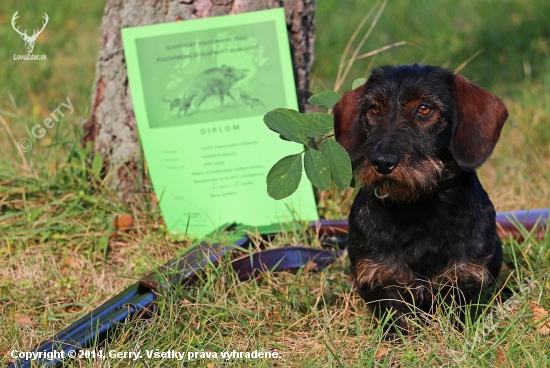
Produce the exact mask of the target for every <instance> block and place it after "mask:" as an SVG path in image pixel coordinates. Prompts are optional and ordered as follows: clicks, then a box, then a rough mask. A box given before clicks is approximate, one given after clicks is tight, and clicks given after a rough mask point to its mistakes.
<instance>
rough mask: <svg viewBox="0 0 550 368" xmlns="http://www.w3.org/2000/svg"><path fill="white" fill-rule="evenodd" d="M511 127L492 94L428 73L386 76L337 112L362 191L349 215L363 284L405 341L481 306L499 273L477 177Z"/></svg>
mask: <svg viewBox="0 0 550 368" xmlns="http://www.w3.org/2000/svg"><path fill="white" fill-rule="evenodd" d="M507 117H508V111H507V110H506V107H505V106H504V104H503V103H502V101H501V100H500V99H499V98H498V97H496V96H494V95H493V94H491V93H489V92H487V91H485V90H484V89H482V88H480V87H478V86H476V85H475V84H472V83H470V82H468V81H467V80H466V79H465V78H464V77H462V76H460V75H457V74H454V73H453V72H451V71H449V70H447V69H444V68H440V67H434V66H421V65H418V64H414V65H402V66H384V67H381V68H376V69H374V70H373V71H372V73H371V75H370V77H369V78H368V80H367V81H366V83H365V84H364V85H362V86H360V87H359V88H356V89H354V90H353V91H350V92H348V93H346V94H345V95H344V96H343V97H342V98H341V99H340V101H339V102H338V103H337V104H336V105H335V106H334V118H335V119H334V120H335V123H334V129H335V133H336V140H337V141H338V142H339V143H340V144H341V145H343V146H344V148H345V149H346V150H347V152H348V153H349V155H350V157H351V160H352V163H353V167H354V173H355V177H356V180H358V181H359V182H360V184H361V189H360V191H359V193H358V194H357V197H356V198H355V201H354V202H353V206H352V208H351V212H350V215H349V249H348V250H349V257H350V260H351V272H352V277H353V280H354V284H355V286H356V288H357V290H358V292H359V295H360V296H361V297H362V298H363V299H364V300H365V301H366V302H367V303H368V304H369V305H370V306H371V307H372V308H373V309H374V311H375V314H376V315H377V316H379V317H381V316H382V315H383V314H384V313H386V312H388V311H390V312H393V321H394V323H395V326H397V328H399V329H400V330H402V331H406V330H407V329H408V327H409V324H408V323H407V321H406V318H404V316H405V315H406V314H409V313H411V312H414V311H420V312H425V313H421V314H422V315H424V316H426V315H430V314H432V313H434V312H435V310H436V307H437V306H438V305H440V303H439V302H444V303H446V304H450V305H454V306H459V308H458V309H459V310H462V307H463V306H465V305H467V304H470V303H472V302H473V303H476V302H477V300H478V297H479V295H480V292H481V290H482V289H483V288H484V287H485V286H486V285H488V284H490V283H491V282H492V281H494V279H495V278H496V277H497V276H498V274H499V272H500V267H501V263H502V246H501V243H500V239H499V237H498V235H497V232H496V223H495V210H494V207H493V204H492V203H491V201H490V200H489V197H488V195H487V193H486V192H485V190H484V189H483V187H482V186H481V183H480V182H479V179H478V177H477V175H476V172H475V170H476V168H477V167H479V166H480V165H481V164H482V163H483V162H484V161H485V160H486V159H487V158H488V157H489V155H490V154H491V152H492V151H493V148H494V147H495V144H496V143H497V140H498V138H499V136H500V131H501V129H502V126H503V125H504V122H505V121H506V118H507ZM463 317H464V313H463V312H462V313H461V318H463ZM391 329H393V327H392V328H391Z"/></svg>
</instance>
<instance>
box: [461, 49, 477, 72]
mask: <svg viewBox="0 0 550 368" xmlns="http://www.w3.org/2000/svg"><path fill="white" fill-rule="evenodd" d="M482 52H483V49H481V50H478V51H476V52H475V53H474V54H473V55H472V56H470V57H469V58H468V59H466V60H465V61H464V62H463V63H462V64H460V65H459V66H458V67H457V68H456V69H455V73H459V72H460V71H461V70H462V69H464V68H465V67H466V65H468V63H469V62H470V61H472V60H474V59H475V58H476V57H477V56H478V55H479V54H481V53H482Z"/></svg>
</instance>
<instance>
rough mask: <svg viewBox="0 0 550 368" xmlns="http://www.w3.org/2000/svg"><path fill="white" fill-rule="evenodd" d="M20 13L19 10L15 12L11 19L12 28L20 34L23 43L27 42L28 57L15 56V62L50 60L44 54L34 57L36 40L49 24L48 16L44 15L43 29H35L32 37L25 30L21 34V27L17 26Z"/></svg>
mask: <svg viewBox="0 0 550 368" xmlns="http://www.w3.org/2000/svg"><path fill="white" fill-rule="evenodd" d="M18 13H19V10H17V11H16V12H15V14H14V15H13V17H12V18H11V26H12V27H13V29H14V30H15V32H17V33H19V35H20V36H21V38H22V39H23V41H25V49H26V50H27V55H16V54H13V60H48V58H47V57H46V54H44V55H34V54H33V53H32V51H33V50H34V44H35V42H36V39H37V38H38V35H40V33H42V31H43V30H44V28H46V24H48V20H49V18H48V14H46V13H44V22H43V23H42V29H41V30H37V29H35V30H34V32H33V34H32V35H31V36H29V35H28V34H27V30H26V29H25V31H23V32H21V31H20V30H19V26H17V25H16V21H17V18H19V15H18Z"/></svg>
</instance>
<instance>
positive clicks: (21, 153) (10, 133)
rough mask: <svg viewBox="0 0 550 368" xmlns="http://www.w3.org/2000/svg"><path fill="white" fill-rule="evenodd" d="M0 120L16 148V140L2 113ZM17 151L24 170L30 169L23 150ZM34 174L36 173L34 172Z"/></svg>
mask: <svg viewBox="0 0 550 368" xmlns="http://www.w3.org/2000/svg"><path fill="white" fill-rule="evenodd" d="M0 122H2V125H3V126H4V129H6V132H7V133H8V135H9V137H10V139H11V141H12V143H13V145H14V146H15V147H16V148H17V142H16V141H15V138H14V136H13V134H12V132H11V129H10V127H9V125H8V123H7V122H6V119H4V117H3V116H2V115H0ZM17 153H18V154H19V158H20V159H21V162H22V164H23V168H24V169H25V171H31V167H30V166H29V162H28V161H27V159H26V158H25V155H24V154H23V152H21V150H19V149H18V150H17ZM35 176H36V174H35Z"/></svg>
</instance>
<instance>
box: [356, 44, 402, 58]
mask: <svg viewBox="0 0 550 368" xmlns="http://www.w3.org/2000/svg"><path fill="white" fill-rule="evenodd" d="M406 44H407V41H399V42H394V43H392V44H389V45H386V46H383V47H380V48H378V49H376V50H372V51H369V52H367V53H365V54H363V55H359V56H357V57H356V58H355V60H361V59H366V58H368V57H371V56H374V55H376V54H379V53H381V52H383V51H386V50H389V49H391V48H394V47H397V46H402V45H406Z"/></svg>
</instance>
